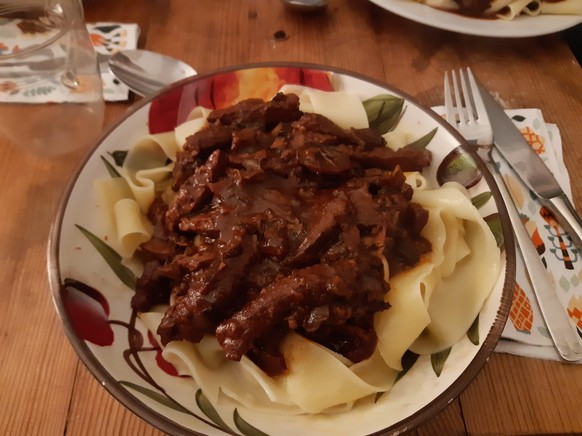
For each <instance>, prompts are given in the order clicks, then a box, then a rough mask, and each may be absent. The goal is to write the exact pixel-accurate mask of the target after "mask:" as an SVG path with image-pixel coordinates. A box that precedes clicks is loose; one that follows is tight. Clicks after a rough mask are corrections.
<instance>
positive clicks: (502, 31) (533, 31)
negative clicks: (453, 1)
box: [370, 0, 582, 38]
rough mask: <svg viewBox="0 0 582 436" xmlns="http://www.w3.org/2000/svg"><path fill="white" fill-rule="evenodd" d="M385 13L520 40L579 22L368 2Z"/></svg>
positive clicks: (405, 1)
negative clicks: (508, 18)
mask: <svg viewBox="0 0 582 436" xmlns="http://www.w3.org/2000/svg"><path fill="white" fill-rule="evenodd" d="M370 1H371V2H372V3H375V4H377V5H378V6H380V7H381V8H384V9H386V10H387V11H390V12H393V13H395V14H397V15H400V16H401V17H404V18H408V19H409V20H413V21H416V22H418V23H422V24H426V25H427V26H432V27H437V28H439V29H444V30H451V31H453V32H458V33H465V34H467V35H478V36H490V37H497V38H522V37H527V36H539V35H547V34H549V33H555V32H560V31H562V30H565V29H568V28H570V27H573V26H575V25H576V24H579V23H582V17H581V16H579V15H537V16H533V17H530V16H520V17H518V18H516V19H514V20H512V21H505V20H495V19H480V18H471V17H464V16H462V15H459V14H456V13H453V12H446V11H441V10H438V9H435V8H431V7H430V6H426V5H424V4H422V3H417V2H415V1H413V0H370Z"/></svg>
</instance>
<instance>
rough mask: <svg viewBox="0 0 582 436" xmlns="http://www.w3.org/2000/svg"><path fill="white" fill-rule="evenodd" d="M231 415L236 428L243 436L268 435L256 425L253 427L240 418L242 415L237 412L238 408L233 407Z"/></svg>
mask: <svg viewBox="0 0 582 436" xmlns="http://www.w3.org/2000/svg"><path fill="white" fill-rule="evenodd" d="M232 417H233V419H234V424H235V425H236V428H238V429H239V430H240V432H241V433H242V434H244V435H245V436H269V435H268V434H267V433H265V432H263V431H261V430H259V429H258V428H256V427H253V426H252V425H250V424H249V423H248V422H246V421H245V420H244V419H242V417H241V416H240V415H239V413H238V410H236V409H234V414H233V415H232Z"/></svg>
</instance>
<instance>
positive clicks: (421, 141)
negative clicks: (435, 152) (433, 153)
mask: <svg viewBox="0 0 582 436" xmlns="http://www.w3.org/2000/svg"><path fill="white" fill-rule="evenodd" d="M437 130H438V127H435V128H434V129H432V130H431V131H430V132H428V133H427V134H426V135H424V136H423V137H422V138H418V139H417V140H416V141H414V142H411V143H410V144H408V145H406V148H413V149H415V150H422V149H423V148H426V147H427V146H428V144H430V141H432V138H434V135H436V132H437Z"/></svg>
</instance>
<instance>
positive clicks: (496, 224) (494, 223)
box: [484, 213, 504, 248]
mask: <svg viewBox="0 0 582 436" xmlns="http://www.w3.org/2000/svg"><path fill="white" fill-rule="evenodd" d="M484 220H485V222H486V223H487V225H488V226H489V229H491V233H493V236H495V241H496V242H497V246H498V247H499V248H501V247H503V244H504V240H503V230H502V228H501V219H500V218H499V214H498V213H494V214H492V215H489V216H486V217H485V218H484Z"/></svg>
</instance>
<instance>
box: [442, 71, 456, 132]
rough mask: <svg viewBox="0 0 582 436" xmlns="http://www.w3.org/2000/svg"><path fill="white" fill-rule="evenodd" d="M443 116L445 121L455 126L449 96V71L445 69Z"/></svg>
mask: <svg viewBox="0 0 582 436" xmlns="http://www.w3.org/2000/svg"><path fill="white" fill-rule="evenodd" d="M444 88H445V118H446V120H447V122H448V123H449V124H451V125H453V127H455V128H456V127H457V120H456V118H455V111H454V106H453V100H452V98H451V85H450V83H449V73H448V72H447V71H445V86H444Z"/></svg>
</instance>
